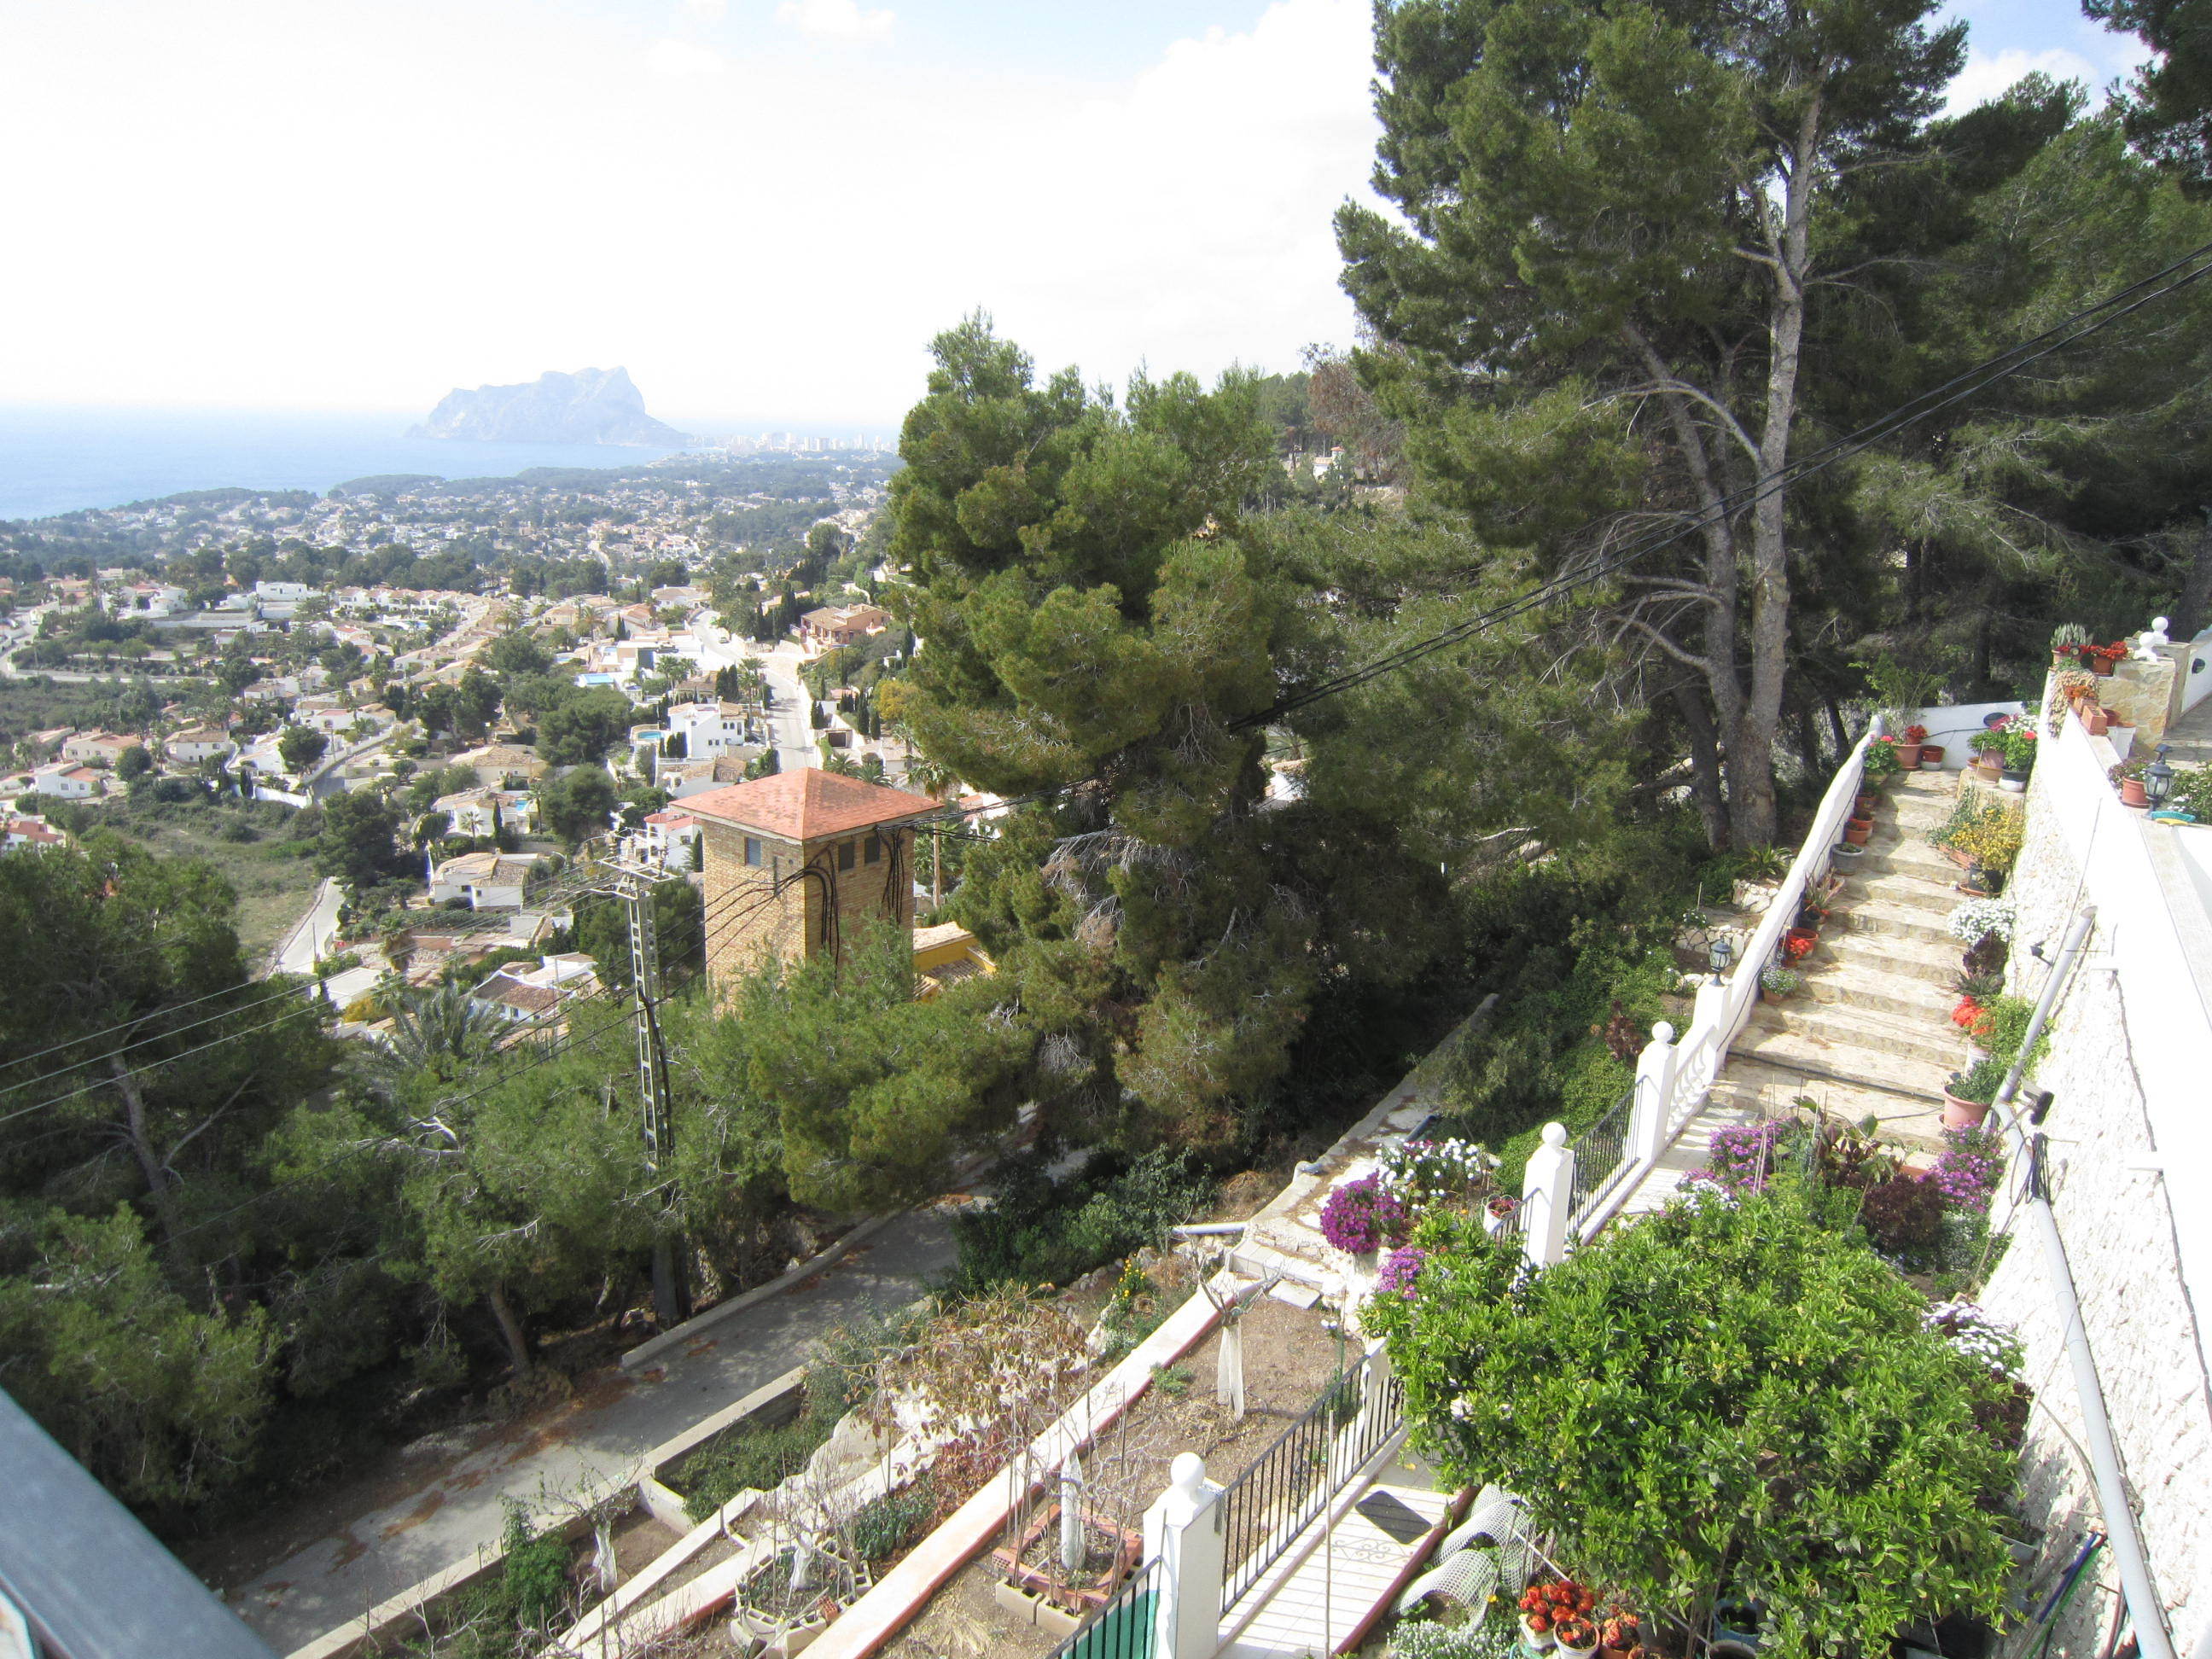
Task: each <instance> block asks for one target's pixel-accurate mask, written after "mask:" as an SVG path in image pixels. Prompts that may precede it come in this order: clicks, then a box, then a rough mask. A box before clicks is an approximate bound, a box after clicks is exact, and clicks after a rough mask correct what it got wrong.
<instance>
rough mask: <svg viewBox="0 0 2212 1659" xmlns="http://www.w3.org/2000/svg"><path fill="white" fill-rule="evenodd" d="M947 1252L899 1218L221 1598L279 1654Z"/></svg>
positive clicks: (681, 1419) (622, 1452) (619, 1465)
mask: <svg viewBox="0 0 2212 1659" xmlns="http://www.w3.org/2000/svg"><path fill="white" fill-rule="evenodd" d="M952 1260H953V1249H952V1237H951V1227H950V1225H948V1224H947V1223H946V1221H945V1218H944V1217H943V1216H942V1215H941V1214H940V1213H939V1212H936V1211H917V1212H913V1213H910V1214H908V1215H904V1216H902V1217H900V1218H898V1219H897V1220H896V1221H894V1222H892V1223H891V1224H890V1225H889V1226H888V1227H886V1228H885V1229H884V1231H882V1232H880V1233H878V1234H877V1235H876V1237H874V1239H872V1241H871V1242H870V1243H868V1245H867V1246H866V1248H864V1249H860V1250H859V1251H856V1252H855V1253H854V1255H851V1256H848V1257H847V1258H846V1259H845V1260H844V1261H841V1262H839V1263H838V1264H837V1265H836V1267H831V1268H829V1269H828V1270H827V1271H826V1272H824V1273H821V1274H819V1275H818V1276H817V1277H816V1278H814V1279H807V1280H804V1281H802V1282H801V1283H800V1284H799V1285H794V1286H793V1288H792V1289H790V1290H788V1291H785V1292H784V1293H783V1294H781V1295H780V1296H775V1297H769V1298H768V1299H767V1300H766V1301H763V1302H760V1303H757V1304H754V1305H753V1306H752V1307H750V1308H748V1309H746V1310H744V1311H743V1312H741V1313H738V1314H734V1315H732V1316H731V1317H730V1319H729V1320H728V1321H727V1322H725V1323H723V1324H720V1325H718V1326H715V1327H714V1328H711V1329H710V1330H708V1331H707V1332H705V1333H703V1334H702V1335H701V1337H700V1338H699V1339H698V1340H695V1341H694V1342H692V1343H691V1344H690V1345H689V1346H688V1348H687V1349H686V1350H685V1351H684V1352H683V1353H681V1354H680V1355H671V1357H669V1358H668V1359H667V1361H666V1363H665V1365H664V1366H663V1367H660V1368H658V1370H657V1374H656V1368H655V1367H653V1366H647V1367H645V1368H643V1370H641V1372H640V1373H639V1374H638V1375H637V1376H635V1378H632V1377H630V1376H619V1375H618V1376H611V1377H609V1376H601V1377H594V1378H591V1379H587V1380H586V1381H587V1386H586V1389H584V1390H583V1391H582V1392H581V1393H580V1395H578V1397H577V1399H576V1400H575V1401H572V1402H571V1403H570V1404H569V1405H568V1407H564V1408H563V1409H562V1410H561V1411H560V1412H559V1413H555V1414H553V1415H550V1416H548V1417H544V1418H540V1419H534V1420H532V1421H530V1422H526V1423H523V1424H519V1425H503V1426H501V1427H500V1428H496V1429H487V1430H480V1431H476V1433H475V1435H474V1437H473V1439H472V1442H471V1444H470V1445H469V1447H468V1448H467V1449H466V1451H465V1455H462V1456H460V1457H459V1459H458V1460H454V1461H448V1462H444V1463H443V1464H442V1466H441V1467H435V1468H431V1469H428V1470H427V1471H426V1472H425V1477H424V1479H423V1480H422V1482H421V1484H419V1485H416V1486H411V1487H410V1489H409V1490H406V1491H404V1492H399V1493H398V1494H396V1495H395V1496H393V1497H392V1498H391V1499H390V1500H389V1501H388V1502H386V1504H383V1505H382V1507H380V1508H378V1509H375V1510H371V1511H370V1512H368V1513H367V1514H365V1515H359V1516H356V1517H354V1519H353V1520H352V1521H351V1522H349V1524H347V1525H346V1526H344V1527H343V1528H341V1529H340V1530H338V1531H337V1532H335V1533H332V1534H329V1535H326V1536H325V1537H322V1538H319V1539H317V1540H316V1541H314V1542H313V1544H310V1545H309V1546H308V1547H307V1548H305V1549H303V1550H301V1551H299V1552H298V1553H296V1554H295V1555H293V1556H291V1557H290V1558H289V1559H287V1560H284V1561H281V1562H279V1563H278V1564H277V1565H275V1566H273V1567H271V1568H270V1569H269V1570H268V1571H266V1572H264V1573H263V1574H262V1575H261V1576H260V1577H258V1578H256V1579H254V1580H253V1581H252V1583H248V1584H246V1585H245V1586H244V1587H243V1588H242V1589H240V1590H238V1591H237V1592H235V1593H234V1594H233V1595H230V1596H229V1597H228V1600H229V1601H230V1604H231V1605H232V1606H233V1607H234V1608H236V1609H237V1611H238V1613H239V1615H240V1617H241V1618H243V1619H244V1620H246V1623H247V1624H249V1625H251V1626H253V1628H254V1629H255V1630H257V1631H258V1632H260V1634H261V1636H262V1638H263V1639H264V1640H265V1641H267V1642H268V1643H269V1644H270V1645H271V1646H272V1647H274V1648H275V1649H276V1650H277V1651H278V1652H279V1653H286V1652H289V1651H290V1650H293V1649H295V1648H298V1647H301V1646H302V1645H304V1644H307V1643H308V1642H311V1641H313V1639H314V1638H316V1637H318V1636H320V1635H321V1634H322V1633H323V1632H325V1631H327V1630H331V1629H334V1628H335V1627H337V1626H339V1625H342V1624H343V1623H344V1622H345V1621H346V1620H349V1619H356V1618H359V1617H360V1616H361V1614H362V1613H363V1612H364V1611H365V1610H366V1609H368V1607H374V1605H375V1604H376V1603H377V1602H379V1601H382V1600H384V1599H385V1598H386V1597H387V1596H390V1595H395V1594H397V1593H398V1591H400V1590H402V1589H406V1588H407V1586H409V1585H410V1584H412V1583H416V1581H418V1580H420V1579H422V1578H427V1577H429V1576H430V1575H431V1574H432V1573H434V1572H437V1571H441V1569H443V1568H446V1567H448V1566H451V1565H453V1564H454V1563H456V1562H459V1561H465V1560H467V1559H471V1558H472V1557H473V1556H474V1555H475V1553H476V1552H477V1549H478V1548H479V1547H484V1546H489V1545H492V1544H495V1543H496V1542H497V1541H498V1540H499V1535H500V1529H501V1524H502V1522H503V1519H504V1516H503V1515H502V1513H501V1507H500V1499H501V1498H502V1497H505V1496H513V1497H516V1498H526V1499H535V1498H538V1497H539V1495H540V1494H541V1492H549V1493H553V1494H556V1495H558V1494H561V1493H564V1492H573V1491H574V1490H576V1489H577V1488H579V1487H580V1486H584V1485H585V1484H586V1483H588V1482H591V1481H592V1480H597V1479H600V1478H605V1479H610V1480H618V1479H621V1478H623V1477H624V1476H626V1475H630V1474H634V1473H635V1467H636V1463H637V1461H638V1459H639V1457H640V1455H641V1454H642V1453H644V1452H646V1451H647V1450H649V1449H652V1448H653V1447H654V1446H657V1445H659V1444H660V1443H662V1442H663V1441H665V1440H668V1439H671V1438H672V1437H674V1436H676V1435H678V1434H681V1433H682V1432H683V1431H684V1430H686V1429H688V1428H690V1426H691V1425H693V1424H695V1423H698V1422H700V1421H702V1419H706V1418H707V1417H709V1416H711V1415H712V1414H713V1413H715V1412H718V1411H720V1410H721V1409H722V1407H725V1406H727V1405H729V1404H731V1403H732V1402H733V1401H737V1400H739V1399H741V1398H743V1397H744V1395H747V1394H750V1392H751V1391H752V1390H753V1389H757V1388H758V1387H760V1386H761V1384H763V1383H767V1382H769V1381H770V1380H771V1379H773V1378H775V1377H776V1376H781V1375H782V1373H784V1372H785V1371H787V1370H790V1369H791V1368H792V1367H793V1365H795V1364H799V1361H801V1360H802V1359H804V1358H805V1357H806V1355H807V1353H808V1352H810V1351H811V1349H812V1347H813V1346H814V1345H815V1343H816V1342H817V1340H818V1339H819V1338H820V1337H821V1335H822V1334H823V1332H824V1331H827V1330H829V1329H830V1328H833V1327H835V1326H836V1325H837V1324H838V1323H840V1322H842V1321H845V1320H848V1319H850V1318H851V1317H853V1316H854V1314H856V1313H857V1312H859V1311H860V1310H863V1309H868V1308H878V1309H883V1308H893V1307H900V1306H903V1305H904V1304H907V1303H909V1302H911V1301H913V1300H914V1299H915V1297H917V1296H919V1295H921V1293H922V1291H924V1290H925V1289H926V1288H927V1285H926V1282H925V1281H926V1280H927V1279H928V1278H929V1277H930V1276H931V1275H933V1274H936V1273H942V1272H943V1271H944V1270H945V1268H947V1267H950V1266H951V1263H952ZM592 1385H596V1386H592Z"/></svg>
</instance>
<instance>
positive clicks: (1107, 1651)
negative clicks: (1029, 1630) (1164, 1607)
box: [1048, 1556, 1160, 1659]
mask: <svg viewBox="0 0 2212 1659" xmlns="http://www.w3.org/2000/svg"><path fill="white" fill-rule="evenodd" d="M1159 1592H1160V1558H1159V1557H1158V1556H1154V1557H1153V1558H1152V1559H1151V1560H1149V1561H1147V1562H1146V1563H1145V1564H1144V1565H1142V1566H1140V1567H1139V1568H1138V1569H1137V1570H1136V1571H1134V1572H1133V1573H1131V1574H1130V1575H1129V1576H1128V1577H1127V1578H1126V1579H1124V1580H1123V1581H1122V1583H1121V1589H1117V1590H1115V1592H1114V1594H1113V1595H1112V1597H1111V1598H1110V1599H1109V1601H1107V1603H1106V1605H1105V1606H1104V1607H1101V1608H1099V1609H1098V1611H1097V1612H1096V1613H1092V1614H1091V1617H1090V1618H1088V1619H1086V1620H1084V1621H1083V1622H1082V1623H1081V1624H1080V1625H1078V1626H1076V1627H1075V1629H1074V1630H1073V1632H1070V1633H1069V1635H1068V1636H1067V1637H1066V1638H1064V1639H1063V1640H1062V1641H1061V1643H1060V1645H1059V1646H1058V1647H1056V1648H1054V1650H1052V1652H1051V1654H1050V1655H1049V1656H1048V1659H1152V1646H1153V1638H1154V1633H1155V1627H1156V1626H1158V1623H1159V1617H1158V1614H1159V1601H1160V1595H1159Z"/></svg>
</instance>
